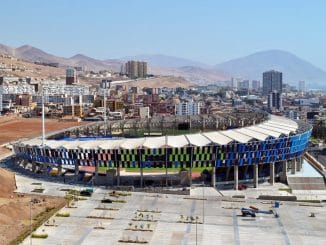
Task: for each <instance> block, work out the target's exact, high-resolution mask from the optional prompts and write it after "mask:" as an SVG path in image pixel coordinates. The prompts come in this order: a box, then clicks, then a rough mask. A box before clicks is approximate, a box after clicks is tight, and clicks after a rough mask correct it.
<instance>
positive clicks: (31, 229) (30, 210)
mask: <svg viewBox="0 0 326 245" xmlns="http://www.w3.org/2000/svg"><path fill="white" fill-rule="evenodd" d="M29 229H30V237H29V244H30V245H32V232H33V227H32V198H31V200H30V201H29Z"/></svg>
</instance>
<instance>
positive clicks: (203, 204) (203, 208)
mask: <svg viewBox="0 0 326 245" xmlns="http://www.w3.org/2000/svg"><path fill="white" fill-rule="evenodd" d="M204 223H205V186H204V187H203V224H204Z"/></svg>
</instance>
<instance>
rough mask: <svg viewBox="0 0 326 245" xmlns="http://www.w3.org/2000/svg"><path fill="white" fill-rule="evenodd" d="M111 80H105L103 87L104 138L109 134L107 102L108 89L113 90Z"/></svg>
mask: <svg viewBox="0 0 326 245" xmlns="http://www.w3.org/2000/svg"><path fill="white" fill-rule="evenodd" d="M111 82H112V81H111V80H104V81H103V82H102V86H103V88H104V92H103V93H104V96H103V97H104V136H106V134H107V121H108V119H107V111H106V110H107V109H106V100H107V91H108V89H110V88H111Z"/></svg>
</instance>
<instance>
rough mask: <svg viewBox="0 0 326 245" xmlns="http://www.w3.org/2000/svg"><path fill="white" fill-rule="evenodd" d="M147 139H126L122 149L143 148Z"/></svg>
mask: <svg viewBox="0 0 326 245" xmlns="http://www.w3.org/2000/svg"><path fill="white" fill-rule="evenodd" d="M144 141H145V138H133V139H126V140H125V141H124V142H122V144H120V148H122V149H135V148H140V147H142V146H143V144H144Z"/></svg>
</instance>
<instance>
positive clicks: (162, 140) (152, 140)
mask: <svg viewBox="0 0 326 245" xmlns="http://www.w3.org/2000/svg"><path fill="white" fill-rule="evenodd" d="M165 144H166V137H165V136H161V137H147V138H145V142H144V144H143V147H146V148H150V149H155V148H160V147H162V146H165Z"/></svg>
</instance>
